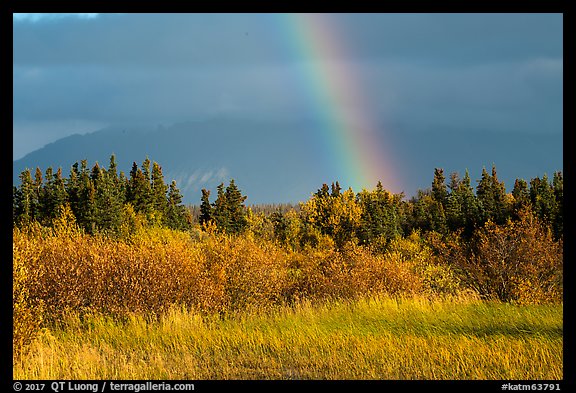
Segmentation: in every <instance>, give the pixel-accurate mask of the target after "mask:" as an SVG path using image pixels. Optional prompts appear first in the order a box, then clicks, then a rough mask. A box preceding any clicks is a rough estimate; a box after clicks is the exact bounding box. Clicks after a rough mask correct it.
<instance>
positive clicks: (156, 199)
mask: <svg viewBox="0 0 576 393" xmlns="http://www.w3.org/2000/svg"><path fill="white" fill-rule="evenodd" d="M150 166H152V169H151V170H150ZM168 191H169V190H168V187H167V186H166V184H165V183H164V177H163V174H162V168H161V167H160V165H158V163H156V162H153V163H151V162H150V160H149V159H148V158H147V159H146V160H145V161H144V162H143V164H142V168H141V169H140V168H138V166H137V165H136V163H134V164H133V166H132V171H131V173H130V178H129V179H126V177H125V176H124V173H123V172H120V174H118V167H117V164H116V157H115V156H114V155H112V156H111V157H110V165H109V167H108V169H106V168H104V167H101V166H100V165H99V164H98V163H95V165H94V166H93V167H92V169H91V170H90V169H89V168H88V162H87V161H86V160H82V161H81V162H80V164H79V163H78V162H76V163H74V164H73V165H72V167H71V168H70V175H69V177H68V178H67V179H65V178H63V177H62V169H61V168H58V170H57V171H56V173H54V172H53V170H52V168H51V167H49V168H47V169H46V173H45V175H44V176H43V175H42V172H41V171H40V168H37V169H36V171H35V174H34V179H32V177H31V173H30V170H26V171H23V172H22V173H21V174H20V185H19V187H13V202H12V206H13V216H14V218H13V219H14V224H15V225H22V224H24V223H25V222H32V221H38V222H39V223H41V224H42V225H47V226H50V225H53V221H54V220H55V219H57V218H58V217H59V214H60V211H61V210H62V208H63V207H64V206H66V205H67V206H69V209H70V210H71V214H72V215H73V216H74V220H75V222H76V223H77V224H78V226H79V227H80V228H82V229H83V230H84V231H86V232H88V233H95V232H101V231H107V232H111V233H120V232H121V231H122V230H121V228H122V224H123V221H124V220H132V221H134V220H136V221H137V224H138V225H140V226H141V225H167V226H174V227H177V228H187V227H188V226H189V224H190V217H189V214H188V213H187V212H186V208H185V207H184V206H183V205H182V195H181V194H180V191H179V190H178V188H177V187H176V185H175V184H174V185H173V187H172V188H171V190H170V193H168ZM128 205H130V208H128V209H127V206H128ZM126 212H132V213H126ZM167 215H170V217H169V218H167ZM132 216H133V217H132ZM130 217H132V218H130ZM136 221H134V222H136ZM138 225H125V226H124V227H125V228H128V227H130V228H136V227H137V226H138Z"/></svg>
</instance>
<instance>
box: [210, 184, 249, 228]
mask: <svg viewBox="0 0 576 393" xmlns="http://www.w3.org/2000/svg"><path fill="white" fill-rule="evenodd" d="M216 190H217V192H218V194H217V197H216V201H214V204H213V205H212V206H210V204H209V200H208V197H209V195H210V194H209V192H207V191H206V190H202V206H203V208H202V209H203V210H202V212H203V213H202V218H201V223H204V222H207V221H206V219H213V220H214V222H215V223H216V226H217V228H219V229H220V230H222V231H224V232H226V233H232V234H238V233H242V232H243V231H244V230H245V229H246V226H247V225H248V219H247V213H248V211H247V209H246V206H245V205H244V201H245V200H246V196H245V195H242V192H241V191H240V189H238V186H237V185H236V183H235V182H234V179H231V180H230V183H229V184H228V186H227V187H226V188H224V183H220V184H219V185H218V187H217V188H216Z"/></svg>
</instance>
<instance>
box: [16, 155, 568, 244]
mask: <svg viewBox="0 0 576 393" xmlns="http://www.w3.org/2000/svg"><path fill="white" fill-rule="evenodd" d="M151 165H152V168H150V166H151ZM20 181H21V184H20V186H19V187H18V188H17V187H14V197H13V211H14V222H15V224H17V225H19V224H21V223H23V222H27V221H31V220H36V221H39V222H40V223H42V224H43V225H50V224H51V222H52V220H53V219H54V218H55V217H56V216H57V215H58V214H59V212H60V210H61V207H63V206H65V205H69V206H70V208H71V211H72V213H73V214H74V216H75V218H76V220H77V222H78V224H79V225H80V226H81V227H83V228H84V229H85V230H86V231H87V232H89V233H94V232H95V231H101V230H105V231H112V232H115V231H116V232H117V231H118V230H119V229H120V227H121V226H122V225H128V226H130V225H134V221H138V220H140V221H141V222H144V223H145V224H148V225H150V224H152V225H162V226H167V227H170V228H174V229H188V228H190V227H191V224H192V221H193V217H192V214H191V210H190V209H187V208H186V207H185V206H184V205H183V204H182V195H181V193H180V191H179V190H178V188H177V186H176V182H175V181H172V182H171V184H170V185H166V184H165V182H164V177H163V175H162V168H161V167H160V165H158V164H157V163H156V162H154V163H151V162H150V160H149V159H148V158H146V160H144V162H143V163H142V165H141V167H140V168H139V167H138V166H137V165H136V163H133V166H132V170H131V171H130V174H129V177H128V178H126V177H125V175H124V173H123V172H120V174H118V173H117V166H116V161H115V157H114V155H112V156H111V157H110V165H109V167H108V169H106V168H101V167H100V166H99V165H98V163H96V164H95V165H94V167H93V168H92V169H91V170H89V169H88V166H87V162H86V160H83V161H81V163H80V166H79V165H78V163H75V164H74V165H73V166H72V168H71V171H70V176H69V177H68V178H67V179H65V178H63V177H62V170H61V169H60V168H59V169H58V170H57V171H56V173H54V172H53V170H52V168H48V169H46V172H45V174H44V176H43V174H42V172H41V170H40V169H39V168H37V169H36V172H35V175H34V179H32V176H31V173H30V171H29V170H25V171H24V172H22V173H21V175H20ZM245 200H246V196H244V195H242V193H241V191H240V190H239V188H238V186H237V185H236V184H235V182H234V180H233V179H232V180H231V181H230V183H229V185H228V186H227V187H225V186H224V183H222V184H220V185H219V186H218V187H217V196H216V199H215V201H214V202H213V203H211V202H210V191H209V190H206V189H203V190H202V195H201V205H200V207H199V209H197V210H199V211H198V212H196V213H195V215H196V216H197V219H198V221H199V223H200V224H201V225H204V226H206V225H214V226H215V227H216V228H217V229H218V230H221V231H223V232H226V233H232V234H239V233H242V232H243V231H244V230H246V229H247V228H248V227H252V230H253V231H255V232H259V233H263V234H264V233H266V236H268V237H272V238H274V239H276V240H279V241H281V242H283V243H286V244H290V245H292V246H294V247H301V246H304V245H306V244H311V245H314V244H317V243H318V241H320V240H319V239H320V237H322V236H326V237H329V238H331V239H332V240H333V241H334V242H335V243H336V245H337V246H342V245H344V244H345V243H346V242H349V241H352V242H355V243H358V244H371V243H373V242H374V241H378V242H380V241H384V242H387V241H389V240H390V239H393V238H395V237H398V236H407V235H409V234H410V233H411V232H412V231H414V230H420V231H422V232H427V231H435V232H438V233H440V234H448V233H451V232H456V231H458V232H462V234H463V235H464V236H465V237H469V236H471V235H472V233H473V232H474V231H475V229H477V228H479V227H481V226H483V225H484V224H485V223H486V222H487V221H492V222H494V223H495V224H497V225H503V224H505V223H506V222H507V221H508V220H516V219H517V218H518V217H519V212H520V211H521V210H523V209H525V208H528V209H531V210H532V211H533V212H534V213H535V215H536V216H537V217H538V218H539V219H540V221H541V222H543V223H545V224H546V225H548V226H549V227H550V228H551V229H552V231H553V234H554V237H555V238H556V239H559V238H560V237H561V236H562V233H563V176H562V172H561V171H558V172H555V173H554V174H553V178H552V180H551V181H550V179H549V178H548V177H547V175H544V176H543V177H541V178H540V177H536V178H533V179H531V180H530V182H527V181H525V180H523V179H516V181H515V183H514V187H513V190H512V192H511V193H509V194H507V193H506V188H505V185H504V182H503V181H500V180H499V179H498V175H497V172H496V167H495V166H493V167H492V170H491V172H488V171H487V170H486V169H485V168H483V169H482V175H481V178H480V180H478V184H477V185H476V187H475V189H474V187H473V186H472V184H471V179H470V175H469V173H468V170H466V172H465V174H464V176H463V177H462V178H460V176H459V174H458V173H452V174H451V175H450V179H449V181H448V182H447V179H446V178H445V175H444V171H443V169H441V168H435V169H434V177H433V180H432V184H431V187H430V188H428V189H425V190H419V191H418V193H417V195H416V196H414V197H412V198H411V199H410V200H405V199H404V194H403V193H400V194H392V193H390V192H389V191H386V190H385V189H384V188H383V186H382V184H381V183H380V182H379V183H378V184H377V185H376V188H375V189H374V190H372V191H369V190H362V191H360V192H358V193H354V191H352V189H348V190H342V188H341V186H340V185H339V183H338V182H335V183H332V185H331V187H329V186H328V185H327V184H323V185H322V187H321V188H320V189H319V190H317V192H316V193H314V194H313V195H312V196H311V198H310V199H309V200H308V201H306V202H303V203H300V204H299V205H298V206H296V207H297V208H294V209H286V208H277V209H276V210H274V211H270V209H269V208H263V209H260V210H259V211H258V209H253V208H252V209H251V208H247V207H246V206H245V205H244V202H245ZM255 226H259V228H255Z"/></svg>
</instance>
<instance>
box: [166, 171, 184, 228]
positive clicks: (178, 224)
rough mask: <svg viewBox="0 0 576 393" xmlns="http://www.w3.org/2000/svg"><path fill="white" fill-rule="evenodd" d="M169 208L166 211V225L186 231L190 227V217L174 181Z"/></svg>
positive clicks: (170, 190) (170, 191)
mask: <svg viewBox="0 0 576 393" xmlns="http://www.w3.org/2000/svg"><path fill="white" fill-rule="evenodd" d="M167 202H168V206H167V209H166V224H167V225H168V227H170V228H172V229H180V230H184V229H187V228H188V227H189V215H188V214H187V211H186V207H185V206H184V205H182V194H181V193H180V190H179V189H178V187H177V186H176V181H175V180H172V182H171V183H170V187H169V189H168V201H167Z"/></svg>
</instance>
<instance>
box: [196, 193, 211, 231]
mask: <svg viewBox="0 0 576 393" xmlns="http://www.w3.org/2000/svg"><path fill="white" fill-rule="evenodd" d="M201 201H202V202H201V204H200V217H199V221H200V225H205V224H208V223H209V222H210V221H211V220H212V205H211V204H210V190H206V189H205V188H203V189H202V198H201Z"/></svg>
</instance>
